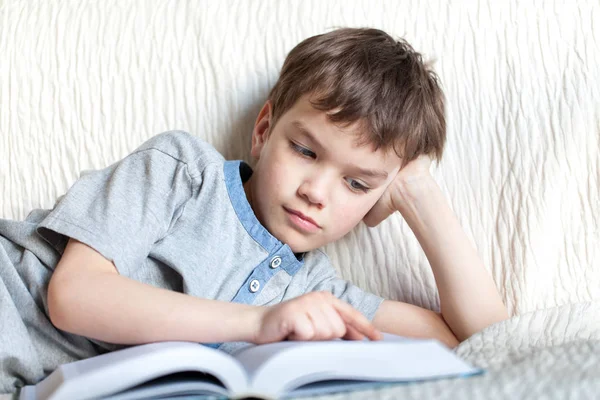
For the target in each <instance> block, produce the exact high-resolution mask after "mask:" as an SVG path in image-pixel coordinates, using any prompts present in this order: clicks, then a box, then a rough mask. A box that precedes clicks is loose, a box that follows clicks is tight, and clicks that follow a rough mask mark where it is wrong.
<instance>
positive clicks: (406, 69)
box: [269, 28, 446, 164]
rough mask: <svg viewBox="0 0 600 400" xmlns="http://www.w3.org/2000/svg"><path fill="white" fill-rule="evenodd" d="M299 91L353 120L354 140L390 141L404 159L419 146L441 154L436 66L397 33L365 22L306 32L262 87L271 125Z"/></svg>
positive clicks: (336, 116)
mask: <svg viewBox="0 0 600 400" xmlns="http://www.w3.org/2000/svg"><path fill="white" fill-rule="evenodd" d="M305 94H310V95H311V104H312V105H313V107H315V108H316V109H318V110H321V111H325V112H327V113H328V116H329V119H330V121H332V122H333V123H339V124H342V125H345V124H347V125H349V124H352V123H354V122H356V121H359V123H360V124H362V128H363V129H364V131H365V132H364V133H363V134H362V135H361V138H360V140H361V142H362V143H361V144H366V143H371V144H373V145H374V147H375V149H379V148H382V149H384V150H386V151H387V150H389V149H390V148H393V149H394V151H395V152H396V154H397V155H398V156H399V157H401V158H402V159H403V164H406V163H407V162H409V161H411V160H413V159H415V158H416V157H418V156H419V155H420V154H429V155H431V156H432V157H433V158H434V159H437V160H438V161H439V160H440V159H441V157H442V151H443V148H444V143H445V140H446V119H445V116H444V94H443V92H442V90H441V88H440V84H439V80H438V77H437V75H436V74H435V72H433V71H432V70H431V69H430V68H429V66H428V65H426V64H424V63H423V60H422V57H421V54H419V53H417V52H416V51H415V50H414V49H413V48H412V46H411V45H410V44H408V43H407V42H406V41H405V40H403V39H400V40H395V39H393V38H392V37H391V36H390V35H388V34H387V33H385V32H383V31H381V30H378V29H368V28H360V29H357V28H341V29H337V30H334V31H331V32H328V33H325V34H322V35H317V36H312V37H309V38H308V39H305V40H304V41H302V42H300V43H299V44H298V45H297V46H296V47H294V48H293V49H292V51H290V53H289V54H288V56H287V58H286V59H285V62H284V64H283V68H282V70H281V74H280V76H279V79H278V81H277V83H276V84H275V86H274V87H273V89H272V90H271V92H270V94H269V99H270V100H271V102H272V107H273V109H272V113H273V114H272V118H273V121H272V123H273V125H274V124H276V123H277V120H278V119H279V117H281V115H283V114H284V113H285V112H286V111H288V110H289V109H290V108H291V107H292V106H293V105H294V104H295V103H296V101H298V99H299V98H300V97H301V96H303V95H305Z"/></svg>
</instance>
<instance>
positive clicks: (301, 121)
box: [244, 96, 400, 253]
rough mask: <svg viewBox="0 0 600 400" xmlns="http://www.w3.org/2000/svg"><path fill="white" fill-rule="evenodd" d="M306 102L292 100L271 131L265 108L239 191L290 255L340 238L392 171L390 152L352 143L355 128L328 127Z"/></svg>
mask: <svg viewBox="0 0 600 400" xmlns="http://www.w3.org/2000/svg"><path fill="white" fill-rule="evenodd" d="M308 99H309V97H308V96H304V97H302V98H300V99H299V100H298V101H297V102H296V104H295V105H294V106H293V107H292V108H291V109H290V110H288V111H287V112H286V113H285V114H283V115H282V116H281V117H280V118H279V120H278V121H277V123H276V125H275V126H272V125H271V103H270V102H267V103H265V105H264V107H263V109H262V110H261V112H260V114H259V115H258V118H257V120H256V123H255V126H254V130H253V133H252V151H251V153H252V156H253V157H255V158H256V159H257V163H256V165H255V168H254V174H253V175H252V177H251V178H250V179H249V180H248V181H247V182H246V183H245V185H244V189H245V191H246V196H247V197H248V201H249V202H250V204H251V206H252V209H253V211H254V213H255V214H256V217H257V218H258V220H259V221H260V222H261V223H262V224H263V225H264V226H265V227H266V228H267V229H268V230H269V232H270V233H271V234H272V235H273V236H275V237H276V238H277V239H279V240H280V241H281V242H283V243H286V244H288V245H289V246H290V247H291V249H292V251H294V252H295V253H300V252H305V251H309V250H313V249H316V248H318V247H321V246H323V245H325V244H327V243H330V242H333V241H335V240H337V239H339V238H341V237H342V236H344V235H345V234H346V233H348V232H349V231H350V230H351V229H352V228H354V227H355V226H356V225H357V224H358V223H359V222H360V221H361V220H362V218H363V217H364V216H365V215H366V214H367V212H368V211H369V210H370V209H371V207H373V205H375V203H376V202H377V200H378V199H379V198H380V197H381V195H382V194H383V193H384V191H385V189H386V188H387V186H388V185H389V184H390V182H391V181H392V180H393V178H394V177H395V176H396V174H397V172H398V170H399V169H400V159H399V158H398V157H397V156H396V154H395V153H394V152H393V151H392V152H388V153H385V152H383V151H382V150H378V151H373V149H372V146H371V145H364V146H361V147H359V146H358V145H357V144H356V140H357V136H356V134H357V132H359V131H358V129H360V127H359V124H353V125H351V126H348V127H343V128H342V127H339V126H336V125H335V124H333V123H331V122H330V121H329V120H328V118H327V114H326V113H325V112H323V111H319V110H316V109H315V108H313V107H312V105H311V104H310V102H309V100H308ZM311 220H312V221H311Z"/></svg>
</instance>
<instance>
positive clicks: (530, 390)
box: [319, 302, 600, 400]
mask: <svg viewBox="0 0 600 400" xmlns="http://www.w3.org/2000/svg"><path fill="white" fill-rule="evenodd" d="M598 321H600V302H588V303H579V304H571V305H567V306H562V307H554V308H550V309H545V310H538V311H534V312H531V313H526V314H523V315H520V316H516V317H513V318H511V319H509V320H507V321H503V322H500V323H497V324H494V325H492V326H490V327H488V328H487V329H485V330H483V331H481V332H479V333H477V334H475V335H473V336H472V337H471V338H469V339H468V340H466V341H464V342H462V343H461V344H460V345H459V346H458V347H457V348H456V353H457V354H458V355H459V356H460V357H462V358H463V359H465V360H467V361H469V362H470V363H472V364H473V365H476V366H478V367H481V368H484V369H485V370H486V372H485V373H484V374H483V375H479V376H474V377H469V378H455V379H442V380H438V381H432V382H424V383H412V384H408V385H395V386H387V387H383V388H380V389H377V390H366V391H360V392H352V393H340V394H336V395H333V396H323V397H319V399H320V398H323V399H329V400H333V399H340V400H341V399H356V400H358V399H373V398H377V399H428V400H442V399H448V400H454V399H473V400H480V399H507V400H508V399H511V400H512V399H600V325H599V324H598Z"/></svg>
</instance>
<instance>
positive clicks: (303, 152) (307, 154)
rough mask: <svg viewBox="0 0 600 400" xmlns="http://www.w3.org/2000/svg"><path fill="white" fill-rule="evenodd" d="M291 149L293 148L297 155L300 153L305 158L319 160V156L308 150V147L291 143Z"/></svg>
mask: <svg viewBox="0 0 600 400" xmlns="http://www.w3.org/2000/svg"><path fill="white" fill-rule="evenodd" d="M290 147H291V148H292V150H294V151H295V152H296V153H299V154H301V155H303V156H305V157H309V158H317V155H316V154H315V153H314V152H312V151H310V150H309V149H307V148H306V147H302V146H299V145H297V144H296V143H294V142H290Z"/></svg>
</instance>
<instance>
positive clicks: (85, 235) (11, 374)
mask: <svg viewBox="0 0 600 400" xmlns="http://www.w3.org/2000/svg"><path fill="white" fill-rule="evenodd" d="M251 174H252V170H251V169H250V167H249V166H248V165H247V164H245V163H243V162H241V161H225V160H224V159H223V157H222V156H221V155H220V154H219V153H218V152H217V151H216V150H215V149H214V148H213V147H212V146H210V145H209V144H207V143H205V142H203V141H201V140H200V139H198V138H196V137H193V136H191V135H190V134H188V133H185V132H180V131H173V132H165V133H162V134H160V135H157V136H155V137H153V138H152V139H150V140H148V141H147V142H145V143H144V144H143V145H142V146H140V147H139V148H138V149H137V150H135V151H134V152H133V153H131V154H130V155H128V156H127V157H125V158H124V159H123V160H121V161H119V162H117V163H115V164H113V165H111V166H109V167H107V168H105V169H102V170H98V171H92V172H86V173H84V174H82V176H81V177H80V178H79V179H78V180H77V181H76V182H75V183H74V184H73V186H72V187H71V188H70V189H69V191H68V192H67V193H66V194H65V195H64V196H62V197H61V198H59V199H58V201H57V204H56V205H55V207H54V208H53V209H52V210H34V211H32V212H31V213H30V214H29V215H28V216H27V218H26V219H25V221H10V220H2V219H0V315H1V316H2V318H1V321H2V322H1V323H0V324H1V325H0V337H1V338H2V340H1V342H0V368H1V370H0V393H1V392H3V391H4V392H6V391H13V390H14V388H15V387H20V386H23V385H24V384H32V383H35V382H37V381H39V380H40V379H41V378H43V377H44V376H46V375H47V374H49V373H50V372H52V371H53V370H54V369H55V368H56V367H57V366H58V365H60V364H62V363H65V362H70V361H74V360H78V359H82V358H87V357H91V356H94V355H96V354H99V353H102V352H106V351H111V350H115V349H117V348H119V347H121V346H117V345H113V344H109V343H104V342H100V341H97V340H90V339H87V338H84V337H81V336H77V335H72V334H68V333H66V332H63V331H60V330H58V329H56V328H54V327H53V325H52V324H51V323H50V321H49V318H48V307H47V301H46V299H47V296H46V295H47V287H48V282H49V279H50V276H51V274H52V270H53V269H54V267H55V266H56V264H57V262H58V260H59V259H60V256H61V254H62V253H63V251H64V248H65V246H66V243H67V241H68V238H69V237H72V238H75V239H77V240H79V241H81V242H83V243H85V244H87V245H88V246H90V247H92V248H94V249H95V250H96V251H98V252H99V253H101V254H102V255H103V256H104V257H105V258H107V259H109V260H111V261H113V263H114V264H115V266H116V268H117V269H118V271H119V273H120V274H121V275H123V276H127V277H129V278H132V279H135V280H137V281H139V282H143V283H146V284H149V285H152V286H156V287H161V288H166V289H170V290H174V291H177V292H182V293H186V294H189V295H192V296H197V297H202V298H208V299H216V300H224V301H232V302H238V303H245V304H253V305H272V304H276V303H279V302H281V301H285V300H289V299H292V298H294V297H297V296H299V295H302V294H303V293H307V292H311V291H315V290H326V291H330V292H331V293H333V294H334V295H335V296H337V297H339V298H340V299H342V300H344V301H346V302H348V303H350V304H351V305H352V306H354V307H355V308H357V309H358V310H359V311H361V312H362V313H363V314H364V315H365V316H366V317H367V318H369V319H372V318H373V316H374V314H375V312H376V310H377V308H378V307H379V305H380V303H381V301H382V299H381V298H380V297H378V296H375V295H372V294H369V293H366V292H364V291H362V290H361V289H359V288H358V287H356V286H354V285H352V284H350V283H348V282H346V281H343V280H341V279H338V278H337V277H336V273H335V270H334V269H333V268H332V266H331V264H330V262H329V259H328V258H327V256H326V255H325V254H324V253H323V252H322V251H320V250H315V251H311V252H308V253H304V254H299V255H296V254H294V253H293V252H292V251H291V249H290V247H289V246H288V245H286V244H284V243H282V242H280V241H279V240H277V239H276V238H275V237H273V236H272V235H271V234H270V233H269V232H268V231H267V230H266V228H265V227H263V226H262V225H261V224H260V222H259V221H258V220H257V219H256V216H255V215H254V213H253V212H252V209H251V207H250V204H249V203H248V201H247V199H246V195H245V193H244V189H243V182H245V181H246V180H247V179H248V178H249V177H250V175H251ZM208 345H211V346H212V347H218V348H220V349H222V350H224V351H233V350H235V349H236V348H239V346H241V345H244V344H241V343H225V344H208Z"/></svg>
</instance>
